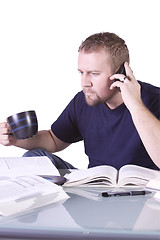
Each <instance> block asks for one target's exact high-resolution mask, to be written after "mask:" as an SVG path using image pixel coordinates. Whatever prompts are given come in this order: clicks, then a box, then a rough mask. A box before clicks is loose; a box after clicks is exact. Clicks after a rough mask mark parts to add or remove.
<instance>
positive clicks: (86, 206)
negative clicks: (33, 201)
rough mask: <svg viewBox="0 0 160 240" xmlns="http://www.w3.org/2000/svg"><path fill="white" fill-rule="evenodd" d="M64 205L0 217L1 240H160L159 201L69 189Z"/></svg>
mask: <svg viewBox="0 0 160 240" xmlns="http://www.w3.org/2000/svg"><path fill="white" fill-rule="evenodd" d="M65 191H66V192H67V194H68V195H69V196H70V198H68V199H67V200H66V201H65V202H59V203H53V204H50V205H46V206H44V207H41V208H37V209H34V210H32V211H28V212H25V213H21V214H19V215H14V216H10V217H2V216H1V217H0V239H8V240H9V239H24V240H26V239H56V240H57V239H61V240H63V239H84V240H85V239H92V240H94V239H97V240H100V239H110V240H113V239H114V240H115V239H123V240H125V239H127V240H128V239H132V240H134V239H136V240H137V239H145V240H147V239H150V240H154V239H156V240H160V201H157V200H156V199H155V198H154V193H151V194H148V195H145V196H123V197H120V196H118V197H108V198H107V197H106V198H105V197H102V196H101V192H102V191H104V189H85V188H66V189H65Z"/></svg>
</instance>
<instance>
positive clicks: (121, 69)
mask: <svg viewBox="0 0 160 240" xmlns="http://www.w3.org/2000/svg"><path fill="white" fill-rule="evenodd" d="M115 74H124V75H125V76H126V70H125V67H124V63H123V64H122V65H121V66H120V68H119V69H118V71H117V72H116V73H115ZM113 81H114V82H116V81H120V80H119V79H114V80H113ZM117 89H118V90H119V91H120V92H121V89H120V88H119V87H117Z"/></svg>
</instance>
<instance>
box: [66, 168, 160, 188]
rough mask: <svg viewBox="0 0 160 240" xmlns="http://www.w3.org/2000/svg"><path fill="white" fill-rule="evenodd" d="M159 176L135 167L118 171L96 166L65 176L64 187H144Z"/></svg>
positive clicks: (74, 171) (149, 170) (148, 170)
mask: <svg viewBox="0 0 160 240" xmlns="http://www.w3.org/2000/svg"><path fill="white" fill-rule="evenodd" d="M158 176H160V171H158V170H152V169H148V168H144V167H140V166H136V165H126V166H123V167H122V168H121V169H120V170H119V171H117V170H116V169H115V168H114V167H111V166H105V165H104V166H97V167H93V168H89V169H84V170H73V171H72V172H71V173H69V174H67V175H65V177H66V178H67V182H65V183H64V184H63V186H64V187H72V186H79V187H128V186H130V187H133V186H145V185H146V184H147V182H148V181H149V180H150V179H152V178H155V177H158Z"/></svg>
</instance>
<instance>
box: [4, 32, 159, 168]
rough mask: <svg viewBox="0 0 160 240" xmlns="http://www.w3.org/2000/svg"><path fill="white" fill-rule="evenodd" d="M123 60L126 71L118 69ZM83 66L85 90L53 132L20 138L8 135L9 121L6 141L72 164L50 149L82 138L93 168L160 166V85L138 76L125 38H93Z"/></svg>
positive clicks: (84, 49)
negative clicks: (137, 78)
mask: <svg viewBox="0 0 160 240" xmlns="http://www.w3.org/2000/svg"><path fill="white" fill-rule="evenodd" d="M123 63H124V67H125V71H126V76H125V75H124V74H115V73H116V72H117V70H118V69H119V68H120V66H121V65H122V64H123ZM78 71H79V72H80V75H81V86H82V89H83V91H82V92H79V93H78V94H77V95H76V96H75V97H74V98H73V99H72V100H71V102H70V103H69V104H68V106H67V107H66V109H65V110H64V111H63V112H62V114H61V115H60V116H59V118H58V119H57V120H56V121H55V122H54V123H53V124H52V126H51V129H50V130H49V131H47V130H44V131H39V132H38V134H37V135H36V136H35V137H33V138H30V139H27V140H17V139H15V137H14V136H10V135H9V134H8V133H10V129H9V126H8V124H7V123H1V124H0V142H1V144H3V145H15V146H18V147H21V148H24V149H28V150H31V151H29V152H27V153H26V154H25V156H34V155H47V156H48V157H49V158H50V159H51V160H52V161H53V163H54V164H55V165H56V167H57V168H59V169H60V168H62V169H63V168H72V166H71V165H70V164H69V163H67V162H64V161H63V160H61V159H60V158H58V157H56V156H55V155H52V154H51V153H54V152H57V151H61V150H63V149H65V148H66V147H68V146H69V145H70V144H71V143H74V142H77V141H81V140H83V141H84V146H85V153H86V154H87V155H88V157H89V167H93V166H97V165H104V164H106V165H111V166H114V167H115V168H117V169H119V168H120V167H121V166H123V165H126V164H136V165H140V166H144V167H148V168H152V169H159V167H160V157H159V156H160V121H159V120H160V102H159V101H160V88H158V87H154V86H152V85H150V84H147V83H143V82H140V81H139V82H138V81H137V80H136V79H135V77H134V75H133V72H132V70H131V68H130V66H129V51H128V48H127V46H126V44H125V42H124V40H123V39H121V38H120V37H118V36H117V35H116V34H113V33H108V32H106V33H98V34H94V35H92V36H90V37H88V38H87V39H86V40H85V41H84V42H82V44H81V45H80V47H79V56H78ZM114 80H118V81H114Z"/></svg>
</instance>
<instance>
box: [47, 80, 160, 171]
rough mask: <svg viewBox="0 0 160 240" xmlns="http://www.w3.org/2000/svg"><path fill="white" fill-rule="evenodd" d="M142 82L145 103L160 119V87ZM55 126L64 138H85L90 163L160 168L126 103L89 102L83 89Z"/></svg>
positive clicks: (73, 140) (95, 164) (118, 166)
mask: <svg viewBox="0 0 160 240" xmlns="http://www.w3.org/2000/svg"><path fill="white" fill-rule="evenodd" d="M139 83H140V85H141V96H142V100H143V103H144V104H145V106H146V107H147V108H148V109H149V110H150V111H151V112H152V113H153V114H154V115H155V116H156V117H157V118H158V119H160V88H158V87H155V86H152V85H150V84H148V83H143V82H139ZM51 129H52V131H53V133H54V134H55V135H56V137H58V138H59V139H60V140H62V141H64V142H67V143H74V142H78V141H80V140H83V141H84V147H85V153H86V154H87V156H88V158H89V166H88V167H94V166H99V165H110V166H113V167H115V168H116V169H120V168H121V167H122V166H124V165H126V164H135V165H139V166H143V167H147V168H151V169H158V167H157V166H156V165H155V164H154V163H153V161H152V160H151V158H150V157H149V155H148V153H147V151H146V150H145V148H144V145H143V143H142V141H141V139H140V137H139V134H138V132H137V130H136V128H135V126H134V123H133V121H132V118H131V114H130V112H129V110H128V109H127V107H126V106H125V104H121V105H120V106H118V107H117V108H115V109H108V108H107V107H106V105H105V103H102V104H99V105H97V106H88V105H87V103H86V101H85V98H84V94H83V92H82V91H81V92H79V93H77V95H76V96H75V97H74V98H73V99H72V100H71V102H70V103H69V104H68V106H67V107H66V108H65V110H64V111H63V112H62V114H61V115H60V116H59V118H58V119H57V120H56V121H55V122H54V123H53V124H52V126H51Z"/></svg>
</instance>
